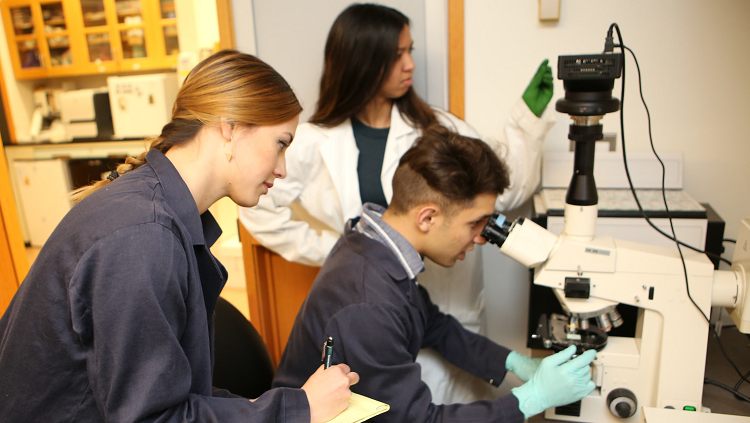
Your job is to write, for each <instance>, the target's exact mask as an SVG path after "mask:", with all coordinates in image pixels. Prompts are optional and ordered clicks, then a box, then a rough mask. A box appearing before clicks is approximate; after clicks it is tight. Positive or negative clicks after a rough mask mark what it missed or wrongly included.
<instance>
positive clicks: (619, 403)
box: [607, 388, 638, 419]
mask: <svg viewBox="0 0 750 423" xmlns="http://www.w3.org/2000/svg"><path fill="white" fill-rule="evenodd" d="M607 405H608V406H609V411H610V413H612V415H614V416H615V417H620V418H623V419H625V418H628V417H632V416H633V415H634V414H635V412H636V411H637V410H638V400H637V399H636V398H635V394H633V393H632V392H631V391H630V390H628V389H625V388H618V389H613V390H612V391H611V392H610V393H609V395H607Z"/></svg>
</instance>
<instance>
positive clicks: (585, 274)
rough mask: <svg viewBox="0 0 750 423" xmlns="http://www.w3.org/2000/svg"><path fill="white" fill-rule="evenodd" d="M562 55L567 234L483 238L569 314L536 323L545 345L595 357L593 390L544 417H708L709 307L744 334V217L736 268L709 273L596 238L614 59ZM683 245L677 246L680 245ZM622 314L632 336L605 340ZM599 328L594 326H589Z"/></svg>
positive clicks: (673, 252) (500, 226) (698, 257)
mask: <svg viewBox="0 0 750 423" xmlns="http://www.w3.org/2000/svg"><path fill="white" fill-rule="evenodd" d="M618 56H620V55H615V54H611V53H610V54H601V55H587V56H560V58H559V60H558V77H559V78H560V79H562V80H563V84H564V87H565V98H564V99H561V100H559V101H558V102H557V104H556V110H557V111H559V112H563V113H567V114H569V115H570V116H571V118H572V119H573V124H572V125H570V132H569V138H570V139H571V140H572V141H574V142H575V159H574V172H573V177H572V180H571V182H570V185H569V186H568V190H567V194H566V197H565V206H564V228H563V231H562V234H560V235H559V236H557V235H554V234H553V233H552V232H549V231H547V230H546V229H544V228H542V227H541V226H539V225H537V224H536V223H534V222H532V221H531V220H530V219H524V218H519V219H517V220H516V221H515V222H513V223H508V222H506V221H505V220H504V218H503V217H500V216H497V217H493V218H492V219H490V220H489V222H488V225H487V227H486V228H485V230H484V231H483V232H482V235H483V236H484V237H485V238H486V239H487V240H488V241H490V242H491V243H493V244H495V245H497V246H498V247H500V251H501V252H503V253H504V254H506V255H508V256H509V257H511V258H513V259H515V260H517V261H518V262H520V263H522V264H524V265H525V266H527V267H530V268H533V269H534V284H535V285H540V286H546V287H549V288H552V289H553V291H554V293H555V295H556V297H557V299H558V300H559V301H560V303H561V305H562V308H563V310H564V312H565V316H562V315H553V316H551V317H550V318H549V319H547V318H546V317H545V318H544V319H540V320H541V321H540V323H539V331H538V336H540V337H541V338H542V339H543V341H544V345H545V347H548V348H552V349H555V350H561V349H564V348H566V347H567V346H569V345H576V346H577V347H578V349H579V352H581V351H583V350H586V349H592V348H595V349H597V350H598V351H599V353H598V354H597V358H596V360H595V361H594V362H593V371H592V378H593V380H594V382H595V385H596V388H595V389H594V391H593V392H591V393H590V394H589V395H588V396H586V397H584V398H582V399H581V401H578V402H575V403H573V404H570V405H568V406H563V407H556V408H551V409H548V410H547V411H546V412H545V417H546V418H548V419H554V420H565V421H580V422H611V423H615V422H629V423H634V422H644V421H645V412H644V409H646V408H653V407H656V408H659V409H664V408H666V409H675V410H689V411H694V412H702V411H707V410H704V409H703V408H704V407H703V405H702V396H703V383H704V369H705V367H704V366H705V360H706V347H707V343H708V335H709V332H708V331H709V317H708V316H709V315H710V308H711V306H712V305H713V306H719V307H726V308H727V309H728V311H729V312H730V315H731V317H732V319H733V320H734V322H735V323H736V324H737V327H738V328H739V330H740V331H741V332H744V333H748V332H750V295H748V294H747V291H748V271H750V253H749V252H748V248H747V243H748V242H750V218H747V219H744V220H743V221H742V222H741V228H740V232H739V236H738V240H737V249H736V251H735V255H734V259H733V262H732V267H731V270H729V271H721V270H714V265H713V263H712V262H711V261H710V260H709V259H708V257H707V256H706V255H705V254H703V253H699V252H695V251H692V250H689V249H687V248H683V249H682V255H683V257H681V255H680V252H679V251H678V250H677V249H675V248H667V247H663V246H654V245H647V244H640V243H635V242H629V241H623V240H617V239H614V238H613V237H611V236H603V235H597V234H596V225H597V216H598V193H597V188H596V184H595V182H594V152H595V141H597V140H599V139H601V138H602V125H600V124H599V121H600V119H601V118H602V117H603V115H604V114H606V113H610V112H614V111H617V110H618V109H619V101H618V100H617V99H616V98H612V97H611V91H612V87H613V86H614V79H616V78H618V77H619V75H620V73H619V67H620V66H621V60H622V58H621V57H618ZM678 238H679V237H678ZM618 304H627V305H630V306H633V307H636V308H637V311H638V312H637V317H636V319H637V322H636V331H635V336H634V337H632V338H631V337H619V336H608V335H607V332H609V331H610V330H611V329H612V327H613V326H619V325H620V324H621V323H622V317H621V316H620V315H619V313H618V312H617V310H616V308H615V307H616V306H617V305H618ZM591 320H595V322H596V323H595V325H591Z"/></svg>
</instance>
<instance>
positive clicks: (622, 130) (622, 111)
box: [610, 23, 711, 326]
mask: <svg viewBox="0 0 750 423" xmlns="http://www.w3.org/2000/svg"><path fill="white" fill-rule="evenodd" d="M612 28H614V29H615V31H616V32H617V39H618V40H619V42H620V43H619V45H615V47H620V50H621V51H622V56H623V57H622V58H623V60H622V84H621V86H620V88H621V94H620V133H621V138H622V158H623V162H624V166H625V176H627V178H628V184H629V185H630V191H631V192H632V193H633V198H634V199H635V203H636V205H638V210H640V212H641V215H642V216H643V218H644V219H646V221H647V222H648V223H649V225H651V227H653V228H654V229H656V230H657V231H658V232H659V233H661V234H662V235H664V236H666V237H667V238H669V239H671V240H673V241H675V243H676V245H677V251H679V253H680V259H681V262H682V270H683V273H684V275H685V288H686V290H687V294H688V298H689V299H690V301H691V302H692V303H693V305H694V306H695V308H696V309H698V311H699V312H700V313H701V315H702V316H703V318H704V319H706V322H708V324H709V326H710V325H711V319H709V318H708V316H706V313H705V312H703V310H702V309H701V308H700V307H698V304H697V303H696V302H695V300H693V296H692V295H691V294H690V283H689V282H688V273H687V266H686V265H685V257H684V255H683V254H682V248H680V244H682V245H685V246H688V245H687V244H684V243H682V242H680V241H679V240H678V239H677V235H676V233H675V230H674V224H673V222H672V214H671V213H670V212H669V206H668V205H667V194H666V189H665V183H664V181H665V173H666V169H665V167H664V162H663V161H662V160H661V157H659V154H657V153H656V149H655V148H654V140H653V137H652V135H651V114H650V113H649V111H648V106H646V101H645V99H644V98H643V86H642V84H641V67H640V66H639V65H638V59H636V57H635V54H634V53H633V50H631V49H630V48H628V47H626V46H625V43H624V42H623V40H622V34H621V33H620V27H619V26H617V24H616V23H613V24H612V25H610V31H611V29H612ZM625 50H628V51H629V52H630V54H631V55H632V56H633V60H634V61H635V66H636V69H637V71H638V87H639V90H640V93H641V101H642V102H643V106H644V107H645V108H646V116H647V117H648V137H649V140H650V141H651V151H653V153H654V155H655V156H656V158H657V159H658V160H659V163H661V167H662V186H661V189H662V197H663V198H664V207H665V209H666V212H667V218H668V219H669V226H670V227H671V228H672V234H673V236H669V235H668V234H666V233H664V232H663V231H662V230H661V229H659V228H657V227H656V225H654V224H653V223H652V222H651V220H650V219H649V218H648V216H647V215H646V211H645V210H643V206H641V202H640V201H639V200H638V195H637V194H636V192H635V186H634V185H633V180H632V178H631V177H630V170H629V169H628V158H627V153H626V150H625ZM688 247H690V246H688ZM690 248H693V249H695V248H694V247H690ZM696 251H699V252H703V251H700V250H697V249H696ZM703 253H705V252H703Z"/></svg>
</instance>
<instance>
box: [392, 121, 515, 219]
mask: <svg viewBox="0 0 750 423" xmlns="http://www.w3.org/2000/svg"><path fill="white" fill-rule="evenodd" d="M508 185H509V179H508V171H507V169H506V167H505V164H504V163H503V162H502V161H500V159H499V158H498V157H497V155H496V153H495V152H494V151H493V150H492V148H490V146H489V145H487V144H486V143H485V142H483V141H481V140H478V139H476V138H470V137H464V136H462V135H459V134H457V133H455V132H453V131H450V130H449V129H446V128H445V127H442V126H432V127H430V128H428V129H427V130H426V131H424V132H423V134H422V136H421V137H420V138H419V139H417V141H416V142H415V143H414V145H413V146H412V147H411V148H410V149H409V151H407V152H406V154H404V155H403V156H402V157H401V161H399V164H398V169H396V174H395V175H394V177H393V199H392V200H391V203H390V205H389V206H388V209H389V210H392V211H393V212H394V213H396V214H403V213H406V212H407V211H408V210H410V209H412V208H413V207H416V206H418V205H420V204H425V203H433V204H436V205H437V206H438V207H440V209H441V210H443V211H444V212H445V214H446V215H448V216H451V215H453V214H454V213H455V212H457V211H460V210H463V209H464V208H466V207H470V206H471V205H472V203H473V202H474V199H475V198H476V197H477V196H478V195H480V194H496V195H500V194H502V193H503V191H505V189H506V188H507V187H508Z"/></svg>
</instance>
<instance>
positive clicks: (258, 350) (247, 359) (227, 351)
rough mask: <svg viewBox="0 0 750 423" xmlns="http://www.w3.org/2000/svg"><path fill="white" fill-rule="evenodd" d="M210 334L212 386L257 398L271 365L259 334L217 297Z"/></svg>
mask: <svg viewBox="0 0 750 423" xmlns="http://www.w3.org/2000/svg"><path fill="white" fill-rule="evenodd" d="M214 334H215V338H214V378H213V385H214V386H215V387H217V388H221V389H226V390H227V391H229V392H231V393H233V394H235V395H241V396H243V397H245V398H258V397H259V396H260V395H261V394H263V393H264V392H266V391H267V390H269V389H271V382H273V375H274V372H275V367H274V365H273V362H272V361H271V355H270V354H269V353H268V348H267V347H266V344H265V342H263V338H261V337H260V334H259V333H258V332H257V331H256V330H255V327H253V325H252V324H251V323H250V321H248V320H247V318H245V316H244V315H243V314H242V313H241V312H240V311H239V310H237V309H236V308H235V307H234V306H233V305H232V304H231V303H229V301H227V300H225V299H224V298H221V297H219V300H218V302H217V303H216V314H215V315H214Z"/></svg>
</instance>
